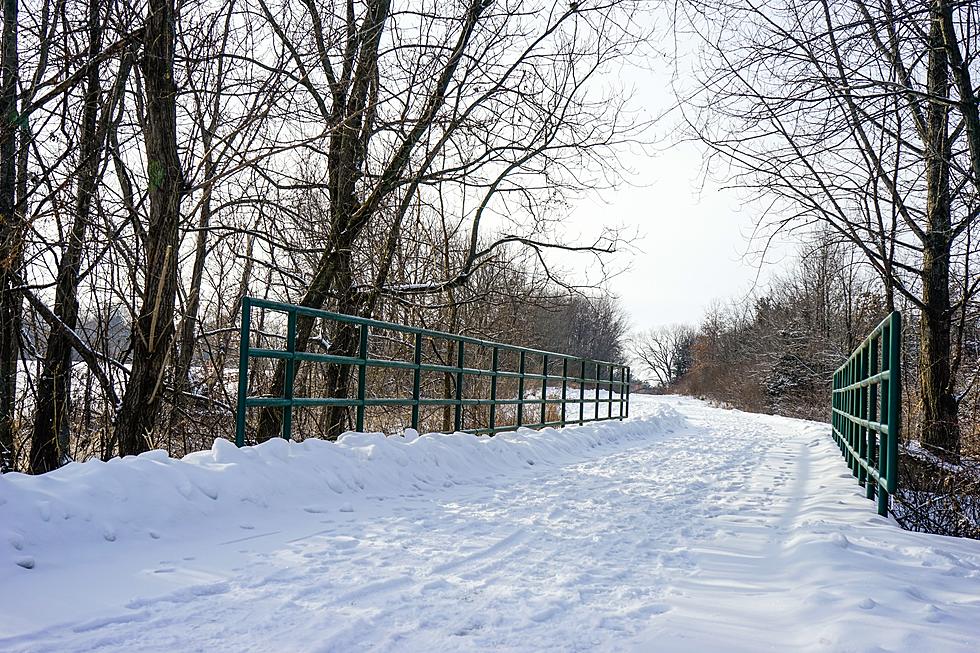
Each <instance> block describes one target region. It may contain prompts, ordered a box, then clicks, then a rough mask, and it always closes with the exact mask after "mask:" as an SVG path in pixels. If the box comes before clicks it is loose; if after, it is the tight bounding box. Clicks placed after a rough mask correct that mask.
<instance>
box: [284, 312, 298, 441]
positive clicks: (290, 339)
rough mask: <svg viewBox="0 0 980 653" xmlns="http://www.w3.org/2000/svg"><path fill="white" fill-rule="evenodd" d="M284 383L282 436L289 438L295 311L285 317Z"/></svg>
mask: <svg viewBox="0 0 980 653" xmlns="http://www.w3.org/2000/svg"><path fill="white" fill-rule="evenodd" d="M286 351H288V352H289V358H287V359H286V383H285V392H284V393H283V398H284V399H286V400H287V401H288V402H289V403H287V404H286V405H285V406H283V409H282V437H283V438H284V439H286V440H289V439H290V437H292V434H293V386H294V385H295V383H296V311H290V312H289V313H288V315H287V317H286Z"/></svg>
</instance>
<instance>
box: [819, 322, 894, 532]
mask: <svg viewBox="0 0 980 653" xmlns="http://www.w3.org/2000/svg"><path fill="white" fill-rule="evenodd" d="M901 416H902V315H901V313H899V312H897V311H896V312H894V313H892V314H891V315H889V316H888V317H887V318H885V320H884V321H883V322H882V323H881V324H879V325H878V326H877V327H875V329H874V331H872V332H871V334H870V335H869V336H868V337H867V338H865V339H864V342H862V343H861V345H860V346H859V347H858V348H857V349H855V350H854V352H853V353H851V355H850V357H849V358H848V359H847V362H846V363H844V364H843V365H841V366H840V367H839V368H838V369H837V371H836V372H834V381H833V399H832V416H831V424H832V426H833V434H834V441H835V442H836V443H837V445H838V446H839V447H840V450H841V454H842V455H843V456H844V459H845V460H846V461H847V464H848V466H849V467H850V468H851V472H852V473H853V474H854V476H855V477H857V479H858V483H860V484H861V485H863V486H864V487H865V490H866V495H867V497H868V498H869V499H874V498H875V495H876V494H877V498H878V514H879V515H887V514H888V497H890V496H891V495H893V494H895V489H896V487H897V485H898V439H899V437H900V432H901Z"/></svg>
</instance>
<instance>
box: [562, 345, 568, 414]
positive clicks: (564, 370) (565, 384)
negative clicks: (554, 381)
mask: <svg viewBox="0 0 980 653" xmlns="http://www.w3.org/2000/svg"><path fill="white" fill-rule="evenodd" d="M567 401H568V356H563V357H562V360H561V425H562V426H565V424H566V423H567V418H568V410H567V407H566V405H565V404H566V402H567Z"/></svg>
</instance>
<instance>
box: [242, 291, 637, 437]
mask: <svg viewBox="0 0 980 653" xmlns="http://www.w3.org/2000/svg"><path fill="white" fill-rule="evenodd" d="M253 309H264V310H265V311H270V312H273V313H277V314H280V315H283V316H285V318H286V334H285V336H275V335H273V336H271V337H272V338H278V339H279V340H280V341H284V344H285V348H284V349H269V348H265V347H253V346H252V344H251V342H252V340H251V333H252V327H251V325H252V312H253ZM299 316H307V317H310V318H314V319H318V320H322V321H323V322H324V323H326V324H330V323H332V324H333V325H334V326H337V325H349V326H350V327H352V328H356V329H357V332H358V333H357V335H358V347H357V354H356V355H355V356H341V355H336V354H332V353H325V352H324V353H320V352H308V351H297V350H296V330H297V329H296V323H297V318H298V317H299ZM379 334H388V335H387V338H388V339H389V340H390V339H391V336H400V337H402V338H403V339H404V340H405V342H404V343H403V344H405V345H407V347H406V349H409V350H410V351H411V352H412V355H411V360H407V359H408V358H409V357H408V356H405V357H404V359H402V360H398V359H395V358H393V357H390V356H389V357H386V358H373V357H372V351H371V344H372V340H373V339H375V338H377V337H379ZM264 337H265V339H268V337H269V336H268V334H264ZM424 341H429V344H430V347H429V349H430V350H431V349H433V346H434V345H435V344H436V343H442V344H447V343H450V344H451V347H452V349H453V351H454V354H455V365H446V364H439V363H432V362H426V361H425V356H424V355H423V348H424ZM478 354H479V355H478ZM505 355H509V358H510V359H511V360H513V361H515V362H516V368H517V369H507V368H506V366H505V365H504V362H503V358H504V357H505ZM254 359H277V360H284V361H285V362H286V382H285V384H284V385H285V388H284V392H283V394H282V395H281V396H250V395H249V376H250V374H249V363H250V361H252V360H254ZM532 359H534V362H535V363H536V362H537V361H540V368H537V367H535V369H540V371H530V370H529V365H530V364H531V362H532ZM474 360H476V361H478V362H477V364H476V365H474V363H473V362H472V361H474ZM468 361H469V362H468ZM479 361H483V362H482V363H480V362H479ZM301 362H303V363H326V364H331V365H349V366H351V367H352V368H354V369H356V371H357V373H356V383H355V384H354V385H355V386H356V387H355V388H353V390H354V391H355V393H354V396H352V397H324V396H308V397H303V396H296V394H295V386H294V383H293V379H294V378H295V376H296V373H297V368H298V366H299V364H300V363H301ZM487 363H488V365H487ZM480 365H487V366H486V367H481V366H480ZM369 368H388V369H389V370H391V371H392V373H394V372H395V371H396V370H402V371H408V372H410V373H411V375H412V381H411V396H410V397H408V396H397V397H390V396H381V397H378V396H370V395H369V392H368V390H369V388H368V386H369V383H368V374H367V372H368V369H369ZM426 372H429V373H433V372H435V373H441V374H443V375H448V377H449V378H450V379H451V380H452V392H451V393H449V394H451V396H449V397H447V396H439V397H435V396H432V397H426V396H423V387H422V383H421V379H422V374H423V373H426ZM238 375H239V376H238V379H239V383H238V408H237V415H236V432H235V441H236V443H237V444H238V446H243V445H244V444H245V441H246V437H245V434H246V433H245V432H246V411H247V409H248V408H259V407H267V406H268V407H277V408H280V409H282V411H283V415H282V430H281V433H280V435H281V436H282V437H283V438H286V439H289V438H290V437H291V435H292V421H293V420H292V416H293V409H294V408H297V407H323V406H342V407H346V408H353V409H354V410H355V411H356V412H355V418H354V428H355V430H357V431H363V430H364V428H365V415H366V409H367V408H369V407H380V406H386V407H395V408H399V407H401V408H411V417H410V419H409V420H407V422H408V423H407V424H405V426H408V425H410V426H411V427H412V428H414V429H416V430H417V429H418V428H419V425H420V409H421V408H422V407H426V406H441V407H447V406H448V407H450V409H451V410H452V411H453V426H454V428H453V429H452V430H454V431H464V432H467V433H475V434H487V433H489V434H494V433H498V432H501V431H509V430H516V429H518V428H521V427H527V428H543V427H546V426H565V425H567V424H584V423H586V422H594V421H599V420H607V419H618V420H622V419H624V418H626V417H629V399H630V368H629V367H627V366H624V365H618V364H615V363H610V362H606V361H597V360H591V359H587V358H581V357H577V356H570V355H567V354H561V353H556V352H549V351H541V350H537V349H530V348H527V347H517V346H515V345H508V344H503V343H499V342H491V341H487V340H480V339H477V338H471V337H468V336H462V335H456V334H451V333H443V332H440V331H432V330H428V329H419V328H414V327H410V326H405V325H402V324H395V323H391V322H382V321H379V320H371V319H367V318H362V317H355V316H351V315H342V314H340V313H332V312H329V311H322V310H316V309H312V308H307V307H303V306H296V305H292V304H284V303H280V302H273V301H268V300H264V299H257V298H253V297H245V298H244V299H243V300H242V323H241V349H240V358H239V369H238ZM473 378H477V379H489V387H488V388H486V389H485V390H486V391H485V393H484V392H483V391H482V390H483V388H482V386H486V385H487V384H486V383H481V384H480V385H481V392H479V393H478V392H474V391H469V392H468V387H467V380H471V381H472V379H473ZM504 381H508V382H509V384H510V385H514V384H515V382H516V391H515V393H514V395H513V396H509V395H508V394H507V393H506V391H505V390H504V388H503V387H502V386H503V385H504V384H503V382H504ZM531 384H533V385H534V386H536V387H535V388H534V389H533V390H531ZM603 390H604V391H605V396H601V395H602V393H601V391H603ZM529 391H531V393H532V394H531V396H528V392H529ZM538 392H540V395H537V394H536V393H538ZM406 394H407V392H406ZM477 394H481V395H483V396H476V395H477ZM470 406H482V407H486V408H487V411H488V418H487V420H486V423H485V424H478V425H475V426H472V427H470V428H464V427H466V426H467V425H466V424H465V423H464V418H465V411H464V407H470ZM549 406H557V407H558V410H557V414H555V412H556V411H554V410H553V411H551V414H549V411H548V407H549ZM586 406H589V407H590V408H592V410H591V411H588V412H587V410H586ZM504 407H515V408H514V409H513V410H510V411H508V414H506V415H502V414H501V413H503V412H504V411H503V410H502V409H503V408H504ZM529 408H530V409H531V410H534V409H537V410H534V412H535V416H534V417H531V416H530V415H529V411H528V409H529ZM569 408H572V409H573V410H572V411H569ZM576 408H577V410H575V409H576ZM573 413H574V414H573ZM589 413H591V414H589ZM505 422H512V423H505Z"/></svg>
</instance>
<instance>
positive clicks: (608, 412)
mask: <svg viewBox="0 0 980 653" xmlns="http://www.w3.org/2000/svg"><path fill="white" fill-rule="evenodd" d="M615 373H616V366H615V365H610V366H609V403H608V405H607V407H606V419H612V416H613V414H612V407H613V376H614V375H615Z"/></svg>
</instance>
